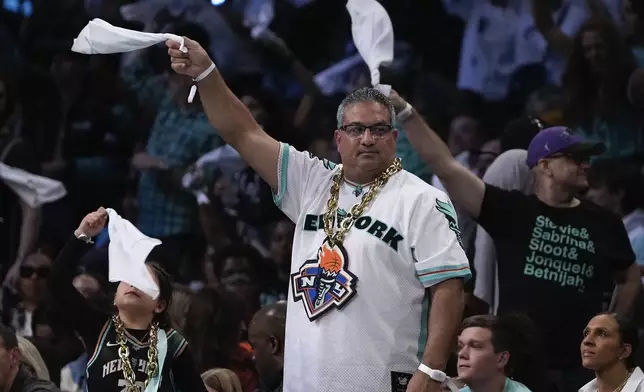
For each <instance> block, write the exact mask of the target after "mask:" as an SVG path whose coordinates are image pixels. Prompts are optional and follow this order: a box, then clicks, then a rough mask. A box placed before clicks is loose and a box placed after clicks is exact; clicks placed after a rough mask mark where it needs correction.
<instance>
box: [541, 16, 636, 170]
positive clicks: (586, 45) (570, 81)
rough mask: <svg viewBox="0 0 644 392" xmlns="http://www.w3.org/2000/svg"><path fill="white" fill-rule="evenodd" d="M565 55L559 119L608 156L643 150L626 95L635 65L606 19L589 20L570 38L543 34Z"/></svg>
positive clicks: (624, 156)
mask: <svg viewBox="0 0 644 392" xmlns="http://www.w3.org/2000/svg"><path fill="white" fill-rule="evenodd" d="M554 36H556V37H557V38H556V40H557V42H556V43H555V41H554V40H555V39H554V38H551V40H552V41H551V43H552V45H553V47H555V48H559V49H560V50H562V52H563V53H565V54H567V55H569V58H568V62H567V64H566V70H565V72H564V76H563V88H564V91H565V94H566V109H565V111H564V120H565V121H566V124H567V125H569V126H571V127H573V128H577V129H579V130H581V131H582V132H583V133H584V135H585V136H586V137H587V138H589V139H592V140H595V141H601V142H603V143H604V144H605V145H606V148H607V154H606V156H607V157H609V158H611V157H612V158H619V157H623V158H632V157H633V156H634V155H636V154H638V153H641V152H642V151H644V135H643V134H642V132H641V129H640V128H641V121H640V119H639V118H638V117H637V115H636V113H635V112H634V110H633V106H632V103H631V102H629V99H628V96H627V94H626V91H627V85H628V80H629V78H630V76H631V74H632V73H633V71H635V69H636V62H635V57H634V56H633V53H632V52H631V49H630V48H629V47H628V46H627V45H626V43H625V42H624V40H623V38H622V36H621V35H620V33H619V31H618V30H617V27H616V26H615V25H614V24H613V23H612V21H610V20H590V21H588V22H586V23H585V24H584V25H583V26H582V27H581V29H580V31H579V33H577V35H576V36H575V37H574V39H570V38H567V37H563V36H561V35H548V37H554Z"/></svg>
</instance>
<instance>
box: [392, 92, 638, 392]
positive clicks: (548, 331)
mask: <svg viewBox="0 0 644 392" xmlns="http://www.w3.org/2000/svg"><path fill="white" fill-rule="evenodd" d="M393 103H394V106H395V107H397V108H401V107H405V105H406V102H404V101H403V100H402V99H400V98H397V99H394V100H393ZM403 126H404V129H405V132H406V133H407V135H408V137H409V140H410V141H411V143H412V145H413V146H414V148H415V149H416V151H418V153H419V155H420V157H421V158H422V159H423V160H424V161H425V162H426V163H427V164H428V165H429V166H430V168H431V169H432V170H433V171H434V173H435V174H436V175H437V176H438V177H439V178H440V180H441V182H442V184H443V186H444V187H445V189H446V190H447V193H448V194H449V196H450V197H451V199H452V200H454V203H455V205H457V206H458V207H459V208H461V209H462V210H464V211H465V212H466V213H468V214H469V215H470V216H472V217H473V218H475V219H476V220H477V221H478V223H479V224H480V225H481V226H482V227H483V228H484V229H485V230H486V231H487V232H488V233H489V234H490V236H491V237H492V239H493V241H494V244H495V247H496V253H497V268H498V279H499V299H498V310H497V313H498V314H499V315H503V314H507V313H512V312H521V313H525V314H527V315H528V316H529V317H530V318H531V319H532V320H533V321H534V322H535V324H536V325H537V326H538V327H539V329H540V330H541V332H542V333H543V336H544V343H545V348H546V354H547V356H548V366H549V368H550V369H551V372H550V373H551V378H552V382H553V386H552V389H551V391H560V392H567V391H573V390H577V389H579V388H580V387H581V386H583V385H584V384H585V383H586V382H588V381H590V380H591V379H592V377H593V376H592V374H587V373H585V372H584V370H583V369H582V368H581V363H580V358H579V331H581V330H583V329H584V325H585V323H586V321H587V320H588V319H590V318H592V317H593V315H595V314H597V313H599V312H601V311H602V310H603V309H602V307H603V293H604V291H605V290H606V289H607V288H611V287H613V286H612V285H613V284H616V286H615V290H614V296H613V301H612V304H611V307H612V311H615V312H618V313H626V312H628V311H630V310H631V307H632V305H633V302H634V300H635V298H636V296H637V294H638V292H639V290H640V289H641V283H640V279H639V270H638V268H637V265H636V264H634V261H635V256H634V254H633V250H632V249H631V246H630V244H629V240H628V236H627V235H626V230H625V229H624V225H623V223H622V221H621V219H620V218H619V217H618V216H616V215H614V214H613V213H611V212H609V211H607V210H604V209H602V208H600V207H598V206H596V205H594V204H592V203H589V202H587V201H582V200H580V199H579V198H577V195H578V194H579V193H580V192H582V191H584V190H585V189H587V188H588V181H587V171H588V168H589V162H590V158H591V157H592V156H595V155H599V154H601V153H603V151H604V149H605V147H604V146H603V145H602V144H593V143H585V142H584V141H583V140H582V139H581V138H580V137H579V136H577V135H574V134H573V133H572V132H571V131H570V130H569V129H568V128H565V127H551V128H547V129H545V130H542V131H540V132H539V133H538V134H537V135H536V136H535V137H534V138H533V139H532V141H531V142H530V146H529V147H528V153H527V161H526V164H527V166H528V167H529V168H530V169H531V170H532V172H533V174H534V179H535V185H534V195H525V194H523V193H521V192H519V191H506V190H502V189H500V188H497V187H495V186H492V185H489V184H486V183H485V182H483V180H481V179H480V178H478V177H477V176H475V175H474V174H472V173H471V172H470V171H469V170H467V169H466V168H465V167H463V166H462V165H461V164H459V163H458V162H457V161H456V160H455V159H454V158H453V157H452V154H450V152H449V149H448V148H447V146H446V145H445V143H444V142H443V141H442V140H441V139H440V137H439V136H438V135H437V134H436V133H435V132H434V131H433V130H431V129H430V128H429V126H428V125H427V124H426V123H425V122H424V121H423V120H422V119H421V118H419V117H411V118H410V119H409V120H408V121H407V122H405V123H404V124H403ZM489 262H494V260H490V261H489Z"/></svg>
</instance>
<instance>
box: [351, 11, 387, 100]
mask: <svg viewBox="0 0 644 392" xmlns="http://www.w3.org/2000/svg"><path fill="white" fill-rule="evenodd" d="M347 10H348V11H349V14H350V15H351V32H352V34H353V43H354V44H355V45H356V48H357V49H358V52H359V53H360V55H361V56H362V58H363V59H364V61H365V63H367V66H368V67H369V70H370V71H371V85H372V86H373V87H375V88H377V89H378V90H380V92H382V93H383V94H385V95H386V96H389V92H390V91H391V86H388V85H382V84H380V71H379V70H378V68H379V67H380V66H381V65H389V64H391V62H392V61H393V60H394V29H393V26H392V24H391V19H390V18H389V14H387V11H386V10H385V9H384V8H383V6H382V5H381V4H380V3H378V2H377V1H376V0H349V1H348V2H347Z"/></svg>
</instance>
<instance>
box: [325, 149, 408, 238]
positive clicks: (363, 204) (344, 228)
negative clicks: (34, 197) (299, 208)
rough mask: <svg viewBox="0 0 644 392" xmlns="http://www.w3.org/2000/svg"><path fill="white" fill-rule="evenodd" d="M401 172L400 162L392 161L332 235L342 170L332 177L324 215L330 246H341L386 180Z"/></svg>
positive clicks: (397, 160) (398, 160) (398, 159)
mask: <svg viewBox="0 0 644 392" xmlns="http://www.w3.org/2000/svg"><path fill="white" fill-rule="evenodd" d="M401 170H402V160H401V159H400V158H396V159H394V161H393V162H392V163H391V165H389V167H387V169H385V171H384V172H382V173H381V174H380V175H379V176H378V177H377V178H376V180H375V181H374V183H373V185H372V186H371V188H370V189H369V191H368V192H367V193H365V194H364V196H362V200H361V201H360V202H359V203H356V204H355V205H353V207H351V209H350V210H349V211H348V213H347V215H346V216H345V217H344V218H343V219H342V222H341V223H340V230H338V231H337V232H335V233H334V229H333V222H334V221H335V219H336V215H337V211H338V200H339V199H340V185H341V184H342V181H343V180H344V168H341V169H340V171H339V172H338V173H337V174H336V175H335V176H333V185H331V197H330V198H329V201H328V202H327V212H326V214H324V218H323V219H324V232H325V233H326V236H327V239H328V241H329V243H330V245H331V246H335V245H341V244H342V241H344V237H345V236H346V235H347V232H348V231H349V230H350V229H351V227H352V226H353V224H354V223H355V222H356V220H358V218H360V216H361V215H362V214H363V213H364V210H365V209H366V208H367V206H368V205H369V203H371V201H372V200H373V199H374V198H375V197H376V195H377V194H378V192H379V191H380V189H381V188H382V186H383V185H385V184H386V183H387V180H389V178H390V177H391V176H393V175H394V174H396V173H398V172H399V171H401Z"/></svg>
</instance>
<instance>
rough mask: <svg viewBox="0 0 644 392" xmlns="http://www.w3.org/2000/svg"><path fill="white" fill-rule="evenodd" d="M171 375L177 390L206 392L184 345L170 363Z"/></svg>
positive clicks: (190, 354)
mask: <svg viewBox="0 0 644 392" xmlns="http://www.w3.org/2000/svg"><path fill="white" fill-rule="evenodd" d="M172 374H173V376H174V381H175V384H176V385H177V389H178V390H180V391H191V392H192V391H195V392H206V386H205V385H204V383H203V381H202V380H201V375H200V374H199V372H198V371H197V366H196V365H195V361H194V359H193V358H192V352H190V347H189V346H187V345H186V346H185V348H184V349H183V351H181V352H180V353H179V355H177V357H176V358H175V359H174V361H173V362H172Z"/></svg>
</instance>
